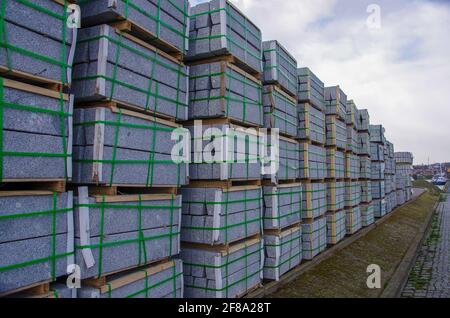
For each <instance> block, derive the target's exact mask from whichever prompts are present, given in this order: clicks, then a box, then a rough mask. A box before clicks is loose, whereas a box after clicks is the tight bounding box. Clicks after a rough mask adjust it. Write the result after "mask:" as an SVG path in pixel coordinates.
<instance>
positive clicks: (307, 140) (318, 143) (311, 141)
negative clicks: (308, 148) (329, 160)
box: [295, 138, 327, 148]
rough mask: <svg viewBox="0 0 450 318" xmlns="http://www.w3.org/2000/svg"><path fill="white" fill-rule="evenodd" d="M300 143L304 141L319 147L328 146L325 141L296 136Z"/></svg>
mask: <svg viewBox="0 0 450 318" xmlns="http://www.w3.org/2000/svg"><path fill="white" fill-rule="evenodd" d="M295 139H296V140H297V141H298V142H299V143H304V144H308V145H313V146H317V147H322V148H327V147H326V145H325V143H324V142H317V141H314V140H311V139H302V138H295Z"/></svg>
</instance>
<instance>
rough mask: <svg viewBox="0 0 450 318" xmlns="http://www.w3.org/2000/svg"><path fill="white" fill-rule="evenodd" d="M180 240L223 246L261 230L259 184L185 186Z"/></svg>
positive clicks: (261, 206) (261, 207)
mask: <svg viewBox="0 0 450 318" xmlns="http://www.w3.org/2000/svg"><path fill="white" fill-rule="evenodd" d="M181 194H182V196H183V215H182V231H181V240H182V241H183V242H191V243H201V244H208V245H223V244H228V243H230V242H235V241H237V240H240V239H244V238H247V237H250V236H252V235H255V234H259V233H261V229H262V213H263V211H262V209H263V204H262V192H261V188H260V187H248V188H246V189H241V188H239V187H238V188H230V189H221V188H182V189H181Z"/></svg>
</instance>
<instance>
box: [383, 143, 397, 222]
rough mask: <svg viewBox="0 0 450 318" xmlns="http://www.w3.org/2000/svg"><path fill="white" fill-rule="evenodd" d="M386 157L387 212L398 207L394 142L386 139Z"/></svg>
mask: <svg viewBox="0 0 450 318" xmlns="http://www.w3.org/2000/svg"><path fill="white" fill-rule="evenodd" d="M384 158H385V176H384V177H385V187H386V213H390V212H392V211H393V210H394V209H395V208H396V207H397V192H396V175H395V173H396V164H395V156H394V144H393V143H391V142H389V141H387V140H386V144H385V145H384Z"/></svg>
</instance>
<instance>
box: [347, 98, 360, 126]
mask: <svg viewBox="0 0 450 318" xmlns="http://www.w3.org/2000/svg"><path fill="white" fill-rule="evenodd" d="M346 112H347V116H346V118H345V123H346V124H347V125H349V126H352V127H353V128H354V129H355V130H357V127H356V126H357V121H358V117H357V116H358V108H356V104H355V102H354V101H353V100H348V101H347V104H346Z"/></svg>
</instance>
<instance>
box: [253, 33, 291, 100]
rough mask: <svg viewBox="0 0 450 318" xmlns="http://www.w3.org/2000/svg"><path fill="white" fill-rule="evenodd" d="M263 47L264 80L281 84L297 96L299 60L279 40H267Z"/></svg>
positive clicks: (267, 82)
mask: <svg viewBox="0 0 450 318" xmlns="http://www.w3.org/2000/svg"><path fill="white" fill-rule="evenodd" d="M262 47H263V70H264V73H263V82H264V83H265V84H279V85H280V86H281V87H282V88H283V89H284V90H285V91H287V92H288V93H289V95H291V96H297V90H298V83H297V82H298V80H297V60H296V59H295V58H294V57H293V56H292V55H291V54H290V53H289V52H288V51H287V50H286V49H285V48H284V47H283V46H282V45H281V44H280V43H279V42H278V41H265V42H263V43H262Z"/></svg>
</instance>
